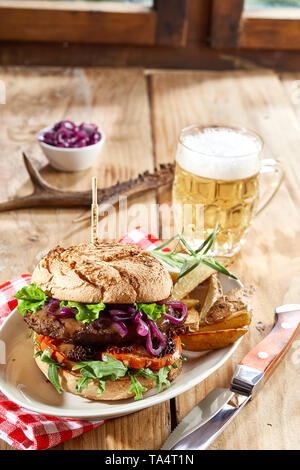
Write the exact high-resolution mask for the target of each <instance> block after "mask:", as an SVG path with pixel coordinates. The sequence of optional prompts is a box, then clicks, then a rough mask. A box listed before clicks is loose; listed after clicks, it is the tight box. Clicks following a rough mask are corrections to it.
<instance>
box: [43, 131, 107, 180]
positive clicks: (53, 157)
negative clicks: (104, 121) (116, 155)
mask: <svg viewBox="0 0 300 470" xmlns="http://www.w3.org/2000/svg"><path fill="white" fill-rule="evenodd" d="M50 129H52V126H49V127H45V128H44V129H42V130H41V131H40V132H39V133H38V135H37V139H38V142H39V144H40V146H41V148H42V150H43V152H44V154H45V155H46V157H47V159H48V160H49V162H50V164H51V165H52V166H53V168H55V169H56V170H59V171H81V170H86V169H87V168H90V167H91V166H92V164H93V163H94V161H95V160H96V159H97V157H98V155H99V153H100V151H101V149H102V146H103V144H104V141H105V135H104V134H103V132H102V131H101V130H99V132H100V134H101V140H99V142H97V143H96V144H93V145H87V146H86V147H78V148H62V147H55V146H54V145H49V144H46V143H45V142H42V141H40V140H39V138H40V136H41V135H43V134H44V133H45V132H47V131H49V130H50Z"/></svg>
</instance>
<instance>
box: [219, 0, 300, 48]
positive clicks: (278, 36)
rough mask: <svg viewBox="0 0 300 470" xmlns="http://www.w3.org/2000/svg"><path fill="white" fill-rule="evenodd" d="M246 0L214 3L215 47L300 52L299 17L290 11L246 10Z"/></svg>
mask: <svg viewBox="0 0 300 470" xmlns="http://www.w3.org/2000/svg"><path fill="white" fill-rule="evenodd" d="M244 3H245V2H244V0H226V2H225V1H224V0H213V5H212V18H211V34H210V45H211V47H213V48H240V49H268V50H299V49H300V15H299V13H298V14H297V15H296V16H297V17H296V18H292V17H291V10H290V9H287V8H278V9H277V8H276V12H275V11H274V10H273V11H272V10H271V9H267V8H266V9H260V10H245V8H244Z"/></svg>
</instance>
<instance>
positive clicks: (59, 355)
mask: <svg viewBox="0 0 300 470" xmlns="http://www.w3.org/2000/svg"><path fill="white" fill-rule="evenodd" d="M36 341H37V343H39V345H40V347H39V349H40V350H41V351H45V349H47V348H49V351H50V355H51V357H52V358H53V359H55V360H56V361H57V362H58V363H59V364H64V365H65V367H67V368H68V369H72V367H73V366H75V365H76V362H74V361H70V359H68V357H67V356H66V355H65V354H64V353H63V352H62V351H61V350H60V345H61V343H62V342H61V341H59V340H57V339H54V338H50V337H49V336H42V335H36Z"/></svg>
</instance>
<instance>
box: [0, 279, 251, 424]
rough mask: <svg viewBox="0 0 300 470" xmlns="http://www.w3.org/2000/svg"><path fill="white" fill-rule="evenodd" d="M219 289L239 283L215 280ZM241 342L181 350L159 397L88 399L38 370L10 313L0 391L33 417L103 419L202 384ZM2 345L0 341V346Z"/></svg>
mask: <svg viewBox="0 0 300 470" xmlns="http://www.w3.org/2000/svg"><path fill="white" fill-rule="evenodd" d="M220 280H221V282H222V285H223V288H224V291H225V292H226V291H228V290H230V289H233V288H235V287H240V286H241V284H240V283H239V282H238V281H235V280H233V279H230V278H226V277H223V276H220ZM241 339H242V338H240V339H239V340H238V341H236V343H234V344H233V345H230V346H228V347H227V348H223V349H218V350H216V351H209V352H207V353H203V352H192V351H184V356H185V357H187V358H188V361H186V362H184V363H183V370H182V373H181V374H180V375H179V377H177V378H176V379H175V380H174V382H172V384H171V387H170V388H169V389H167V390H163V391H162V392H160V393H158V394H157V393H155V391H153V390H152V391H150V392H147V393H145V394H144V399H143V400H139V401H134V400H133V399H128V400H120V401H116V402H112V401H110V402H109V401H98V402H97V401H90V400H87V399H85V398H82V397H79V396H76V395H72V394H70V393H62V394H58V393H57V392H56V390H55V389H54V387H53V386H52V385H51V384H50V383H49V382H48V381H47V380H46V378H45V376H44V375H43V374H42V372H41V371H40V370H39V369H38V367H37V366H36V364H35V360H34V358H33V347H32V339H31V338H30V337H29V331H28V328H27V327H26V325H25V323H24V320H23V318H22V316H21V315H20V314H19V312H18V311H17V310H14V311H13V312H12V313H11V315H10V316H9V317H8V318H7V319H6V321H5V322H4V324H3V325H2V328H1V330H0V341H3V342H4V343H5V346H6V364H0V390H1V391H2V392H3V393H4V394H5V395H6V396H7V397H8V398H9V399H10V400H12V401H13V402H15V403H17V404H18V405H20V406H23V407H24V408H27V409H28V410H31V411H35V412H38V413H42V414H46V415H52V416H61V417H66V418H73V419H108V418H113V417H117V416H123V415H126V414H129V413H133V412H135V411H138V410H141V409H143V408H147V407H149V406H153V405H157V404H158V403H162V402H164V401H166V400H169V399H170V398H173V397H176V396H177V395H180V394H181V393H183V392H186V391H187V390H189V389H190V388H192V387H194V386H195V385H197V384H199V383H200V382H202V380H204V379H206V378H207V377H208V376H209V375H211V374H212V373H213V372H214V371H215V370H217V369H218V368H219V367H220V366H222V364H224V362H225V361H226V360H227V359H228V358H229V357H230V356H231V355H232V353H233V352H234V350H235V349H236V348H237V346H238V344H239V343H240V341H241ZM2 344H3V343H2Z"/></svg>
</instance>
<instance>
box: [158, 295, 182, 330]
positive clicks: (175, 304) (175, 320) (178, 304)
mask: <svg viewBox="0 0 300 470" xmlns="http://www.w3.org/2000/svg"><path fill="white" fill-rule="evenodd" d="M157 304H159V305H163V304H164V305H171V307H173V308H177V309H180V310H182V314H181V317H179V318H176V317H173V316H172V315H169V314H168V313H163V316H164V317H166V318H167V319H168V320H169V321H170V322H171V323H174V324H175V325H179V324H180V323H183V322H184V320H185V319H186V316H187V306H186V305H185V304H184V303H182V302H173V301H172V300H161V301H159V302H157Z"/></svg>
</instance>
